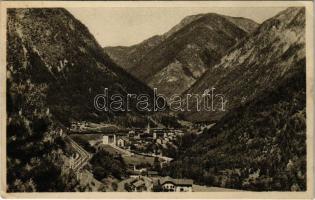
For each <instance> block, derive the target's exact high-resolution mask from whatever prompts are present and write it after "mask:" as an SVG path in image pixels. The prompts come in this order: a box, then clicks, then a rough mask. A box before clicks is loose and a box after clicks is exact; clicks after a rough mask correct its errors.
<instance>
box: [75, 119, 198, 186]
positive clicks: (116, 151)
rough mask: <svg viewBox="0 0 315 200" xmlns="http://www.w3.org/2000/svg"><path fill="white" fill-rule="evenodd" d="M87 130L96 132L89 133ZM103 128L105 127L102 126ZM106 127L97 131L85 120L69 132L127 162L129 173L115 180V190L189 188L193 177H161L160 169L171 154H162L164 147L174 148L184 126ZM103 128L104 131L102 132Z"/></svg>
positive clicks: (168, 161)
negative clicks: (85, 138) (120, 179)
mask: <svg viewBox="0 0 315 200" xmlns="http://www.w3.org/2000/svg"><path fill="white" fill-rule="evenodd" d="M87 130H89V131H91V130H93V131H94V132H98V133H97V134H95V133H94V134H93V135H91V134H88V133H87ZM102 130H104V129H102ZM106 130H111V131H107V132H106V131H99V129H98V131H96V129H95V126H93V124H90V123H87V122H79V123H73V124H72V126H71V132H73V133H80V134H79V135H80V136H81V137H85V136H86V137H87V138H88V139H87V140H88V142H89V144H90V145H91V146H92V147H94V148H95V149H96V150H97V151H100V150H105V151H107V152H109V153H111V154H113V155H116V156H121V157H122V158H123V160H124V161H125V162H126V164H127V166H128V170H127V171H128V174H129V175H128V177H125V178H124V180H122V181H121V182H119V183H118V186H117V191H129V192H143V191H156V192H159V191H167V192H192V191H193V180H191V179H173V178H171V177H163V176H161V175H160V174H159V169H161V168H162V167H164V166H166V165H168V164H169V163H170V162H171V161H172V160H173V158H172V157H169V156H167V155H165V154H166V153H165V152H166V150H167V149H170V148H171V149H172V148H175V149H176V148H177V146H176V144H175V143H176V140H177V139H178V138H179V137H181V136H183V135H184V134H185V130H181V129H175V128H166V127H154V128H153V127H151V126H150V123H148V125H147V127H145V128H132V129H129V130H124V131H122V130H119V131H117V130H116V131H113V130H115V127H113V126H108V125H107V126H106ZM104 132H106V133H104Z"/></svg>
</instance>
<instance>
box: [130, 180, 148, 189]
mask: <svg viewBox="0 0 315 200" xmlns="http://www.w3.org/2000/svg"><path fill="white" fill-rule="evenodd" d="M144 184H145V183H144V182H143V181H142V180H138V181H136V182H134V183H132V185H134V186H135V187H139V186H142V185H144Z"/></svg>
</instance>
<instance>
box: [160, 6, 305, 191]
mask: <svg viewBox="0 0 315 200" xmlns="http://www.w3.org/2000/svg"><path fill="white" fill-rule="evenodd" d="M304 12H305V10H304V9H303V8H289V9H286V10H285V11H283V12H280V13H279V14H278V15H276V16H275V17H273V18H271V19H269V20H267V21H266V22H264V23H263V24H262V25H261V26H260V27H259V28H258V30H257V31H256V32H255V33H254V34H253V35H252V36H251V37H250V38H249V39H248V40H247V41H244V42H243V44H242V46H237V47H236V48H235V49H234V50H232V51H231V53H230V54H228V55H227V56H226V57H224V58H223V59H222V61H221V63H220V64H219V65H217V66H216V67H215V68H216V69H217V70H218V71H212V72H213V73H214V72H220V73H222V74H220V73H217V74H218V76H221V77H224V78H225V79H222V80H215V81H217V82H218V83H220V84H221V85H222V86H226V85H228V86H231V85H233V87H232V86H231V87H230V88H228V89H226V90H225V91H227V92H228V93H226V94H229V95H230V94H233V95H236V97H239V96H237V95H238V93H241V95H245V94H246V95H249V98H248V99H247V100H246V101H244V103H242V104H239V106H238V107H236V105H234V108H230V111H229V112H228V113H227V114H226V115H224V116H223V117H222V118H221V119H220V120H219V121H218V123H217V124H216V125H215V126H214V127H212V128H211V129H210V130H208V131H206V132H205V133H204V134H202V135H201V136H199V137H197V138H196V139H195V140H194V141H191V143H192V144H193V145H192V146H191V147H189V148H188V149H185V150H183V151H182V152H180V153H179V154H180V158H179V159H177V160H176V161H174V162H173V163H172V164H171V166H170V167H168V168H166V169H164V173H165V174H166V175H171V176H173V177H182V178H183V177H185V178H193V179H194V180H195V181H196V182H197V183H199V184H206V185H212V186H213V185H214V186H221V187H228V188H238V189H245V190H256V191H257V190H258V191H268V190H276V191H279V190H281V191H299V190H306V62H305V60H306V57H305V39H304V29H305V27H304V26H305V13H304ZM257 44H260V45H257ZM232 64H234V65H232ZM223 73H225V75H223ZM206 75H209V74H208V73H207V74H206ZM212 77H213V76H212ZM236 77H238V78H236ZM208 82H211V81H210V79H208ZM204 83H205V82H204ZM211 83H213V82H211ZM263 85H265V87H262V86H263ZM216 86H218V84H217V85H216ZM238 88H240V89H238ZM218 89H219V87H218ZM237 89H238V90H237ZM243 90H244V91H243ZM260 91H261V92H260ZM257 94H259V95H257ZM229 97H231V96H229ZM232 103H233V101H232ZM195 117H196V116H195Z"/></svg>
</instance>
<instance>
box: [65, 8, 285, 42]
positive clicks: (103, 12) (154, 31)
mask: <svg viewBox="0 0 315 200" xmlns="http://www.w3.org/2000/svg"><path fill="white" fill-rule="evenodd" d="M67 9H68V10H69V11H70V12H71V13H72V14H73V15H74V16H75V17H76V18H77V19H79V20H80V21H81V22H82V23H83V24H85V25H86V26H87V27H88V29H89V30H90V32H91V33H92V34H93V35H94V37H95V38H96V40H97V41H98V42H99V44H100V45H101V46H102V47H105V46H130V45H134V44H137V43H140V42H142V41H143V40H145V39H147V38H149V37H151V36H153V35H160V34H163V33H165V32H167V31H168V30H170V29H171V28H172V27H173V26H175V25H176V24H178V23H179V22H180V21H181V20H182V19H183V18H184V17H186V16H188V15H195V14H200V13H218V14H223V15H229V16H233V17H245V18H249V19H252V20H254V21H256V22H258V23H262V22H263V21H264V20H266V19H268V18H270V17H273V16H275V15H276V14H277V13H279V12H280V11H282V10H284V9H285V8H283V7H256V8H255V7H250V8H237V7H224V8H222V7H221V8H219V7H103V8H100V7H97V8H95V7H94V8H67Z"/></svg>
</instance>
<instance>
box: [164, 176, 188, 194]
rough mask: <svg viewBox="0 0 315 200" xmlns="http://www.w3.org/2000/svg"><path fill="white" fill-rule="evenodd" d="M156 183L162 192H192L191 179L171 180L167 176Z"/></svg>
mask: <svg viewBox="0 0 315 200" xmlns="http://www.w3.org/2000/svg"><path fill="white" fill-rule="evenodd" d="M158 183H159V185H160V188H161V189H162V191H164V192H192V185H193V180H192V179H173V178H171V177H169V176H167V177H165V178H162V179H160V180H159V181H158Z"/></svg>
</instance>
